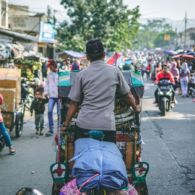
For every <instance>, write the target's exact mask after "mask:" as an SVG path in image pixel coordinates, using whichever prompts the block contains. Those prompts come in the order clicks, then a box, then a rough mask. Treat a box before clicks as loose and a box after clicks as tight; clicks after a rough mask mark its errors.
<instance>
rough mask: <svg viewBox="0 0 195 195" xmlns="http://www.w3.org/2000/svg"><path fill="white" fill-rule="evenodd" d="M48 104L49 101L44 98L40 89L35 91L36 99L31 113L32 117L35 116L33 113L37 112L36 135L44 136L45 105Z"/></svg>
mask: <svg viewBox="0 0 195 195" xmlns="http://www.w3.org/2000/svg"><path fill="white" fill-rule="evenodd" d="M46 103H48V99H47V98H45V97H43V93H42V91H41V90H40V89H37V90H36V91H35V98H34V100H33V101H32V104H31V107H30V112H31V116H32V115H33V111H34V112H35V129H36V132H35V133H36V135H38V134H39V135H43V129H44V112H45V104H46Z"/></svg>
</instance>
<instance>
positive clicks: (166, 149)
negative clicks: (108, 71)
mask: <svg viewBox="0 0 195 195" xmlns="http://www.w3.org/2000/svg"><path fill="white" fill-rule="evenodd" d="M145 88H146V90H145V96H144V100H143V112H142V135H143V141H144V143H145V144H144V145H143V152H142V156H143V161H147V162H149V164H150V170H149V173H148V176H147V184H148V190H149V195H193V194H195V103H192V100H191V98H185V99H182V98H180V97H177V100H178V105H176V106H175V108H174V109H173V110H172V111H170V112H169V113H167V115H166V116H165V117H162V116H160V113H159V110H158V108H157V107H156V106H155V105H154V104H153V101H154V99H153V91H154V89H155V88H154V86H153V84H151V83H148V84H146V87H145ZM27 118H28V119H26V123H25V124H24V131H23V135H22V137H21V138H19V139H14V140H13V144H14V146H15V147H16V150H17V153H16V155H14V156H10V155H8V149H7V148H5V149H4V150H3V151H2V152H1V153H0V195H14V194H15V193H16V191H17V190H18V189H20V188H21V187H24V186H25V187H34V188H37V189H39V190H40V191H41V192H43V193H44V194H45V195H50V194H51V188H52V178H51V174H50V171H49V168H50V165H51V164H52V163H54V162H55V147H54V142H53V138H52V137H44V136H36V135H35V130H34V124H33V118H31V119H29V116H28V117H27ZM45 121H46V122H47V118H46V120H45ZM46 126H47V125H46Z"/></svg>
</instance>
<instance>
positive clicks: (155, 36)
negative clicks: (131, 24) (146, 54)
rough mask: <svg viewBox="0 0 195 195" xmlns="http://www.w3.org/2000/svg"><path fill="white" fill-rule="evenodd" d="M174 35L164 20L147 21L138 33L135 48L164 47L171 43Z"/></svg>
mask: <svg viewBox="0 0 195 195" xmlns="http://www.w3.org/2000/svg"><path fill="white" fill-rule="evenodd" d="M175 35H176V33H175V32H174V31H173V30H172V27H171V25H170V24H168V23H166V20H165V19H158V20H157V19H154V20H147V23H146V24H143V25H142V26H141V28H140V31H139V32H138V35H137V47H138V48H154V47H165V46H167V45H169V44H170V42H171V41H173V38H174V36H175ZM168 37H169V38H168Z"/></svg>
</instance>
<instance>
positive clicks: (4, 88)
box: [0, 68, 24, 137]
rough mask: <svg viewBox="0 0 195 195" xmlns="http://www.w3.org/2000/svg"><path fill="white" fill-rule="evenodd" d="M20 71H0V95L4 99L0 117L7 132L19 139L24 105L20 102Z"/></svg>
mask: <svg viewBox="0 0 195 195" xmlns="http://www.w3.org/2000/svg"><path fill="white" fill-rule="evenodd" d="M20 88H21V83H20V70H18V69H8V68H7V69H6V68H5V69H3V68H1V69H0V93H1V94H2V95H3V97H4V104H3V105H2V115H3V119H4V123H5V126H6V128H7V129H8V130H9V132H10V133H11V134H12V135H14V136H16V137H20V135H21V132H22V130H23V118H24V105H23V104H20V101H21V89H20Z"/></svg>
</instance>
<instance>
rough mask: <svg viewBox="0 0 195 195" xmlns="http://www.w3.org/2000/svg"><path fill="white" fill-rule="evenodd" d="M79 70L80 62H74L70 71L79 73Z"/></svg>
mask: <svg viewBox="0 0 195 195" xmlns="http://www.w3.org/2000/svg"><path fill="white" fill-rule="evenodd" d="M79 70H80V62H79V60H74V61H73V63H72V65H71V71H79Z"/></svg>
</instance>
